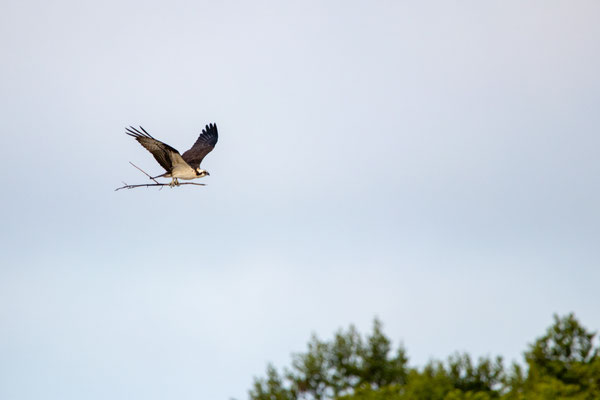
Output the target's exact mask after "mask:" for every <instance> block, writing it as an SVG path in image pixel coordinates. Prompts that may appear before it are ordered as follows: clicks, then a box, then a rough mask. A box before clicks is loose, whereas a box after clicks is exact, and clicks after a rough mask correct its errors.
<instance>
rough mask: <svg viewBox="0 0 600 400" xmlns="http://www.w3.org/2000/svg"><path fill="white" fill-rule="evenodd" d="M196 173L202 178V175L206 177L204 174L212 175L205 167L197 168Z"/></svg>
mask: <svg viewBox="0 0 600 400" xmlns="http://www.w3.org/2000/svg"><path fill="white" fill-rule="evenodd" d="M196 175H197V176H198V177H199V178H202V177H204V176H206V175H210V174H209V173H208V171H207V170H205V169H200V168H196Z"/></svg>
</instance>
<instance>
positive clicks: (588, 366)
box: [249, 314, 600, 400]
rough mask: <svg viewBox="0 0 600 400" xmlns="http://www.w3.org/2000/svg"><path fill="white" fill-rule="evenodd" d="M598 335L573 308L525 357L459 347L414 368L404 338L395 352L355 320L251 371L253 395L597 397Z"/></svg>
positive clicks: (303, 399)
mask: <svg viewBox="0 0 600 400" xmlns="http://www.w3.org/2000/svg"><path fill="white" fill-rule="evenodd" d="M595 336H596V334H595V333H594V332H590V331H588V330H587V329H586V328H584V327H583V326H582V325H581V324H580V323H579V321H578V320H577V319H576V318H575V315H574V314H568V315H566V316H563V317H559V316H558V315H555V316H554V323H553V324H552V326H550V327H549V328H548V329H547V331H546V333H545V334H544V335H543V336H541V337H539V338H537V339H536V340H535V341H534V342H533V343H532V344H530V345H529V347H528V349H527V350H526V351H525V353H524V360H525V364H524V365H521V364H518V363H513V364H512V365H511V366H509V367H506V366H505V365H504V362H503V360H502V357H500V356H498V357H495V358H490V357H481V358H479V359H477V360H473V359H472V357H471V356H469V354H466V353H456V354H453V355H451V356H450V357H448V359H446V360H444V361H430V362H429V363H428V364H427V365H425V366H423V367H421V368H418V367H411V366H409V364H408V356H407V352H406V350H405V348H404V346H403V345H400V346H398V347H397V349H396V350H395V351H394V350H393V346H392V342H391V340H390V339H389V338H388V337H386V336H385V334H384V333H383V327H382V323H381V322H380V321H379V320H378V319H375V321H374V323H373V328H372V331H371V333H369V334H368V335H366V336H363V335H361V334H360V333H359V332H358V331H357V329H356V328H355V327H354V326H350V327H349V328H348V329H347V330H339V331H338V332H337V333H336V334H335V335H334V337H333V338H332V339H331V340H321V339H319V338H318V337H317V336H315V335H313V337H312V338H311V339H310V341H309V342H308V348H307V350H306V351H305V352H303V353H298V354H294V355H293V356H292V362H291V367H289V368H284V369H283V370H282V371H278V370H277V369H276V368H275V367H274V366H273V365H269V366H268V367H267V372H266V377H263V378H255V380H254V385H253V387H252V389H250V391H249V398H250V400H329V399H335V400H495V399H499V400H542V399H543V400H551V399H557V400H558V399H561V400H562V399H570V400H593V399H600V348H599V347H598V346H597V345H595V344H594V338H595Z"/></svg>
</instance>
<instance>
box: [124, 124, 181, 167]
mask: <svg viewBox="0 0 600 400" xmlns="http://www.w3.org/2000/svg"><path fill="white" fill-rule="evenodd" d="M140 129H141V130H142V131H141V132H140V131H139V130H137V129H135V128H134V127H133V126H130V127H129V128H125V131H126V132H125V133H126V134H128V135H129V136H132V137H134V138H135V140H137V141H138V142H139V143H140V144H141V145H142V146H144V147H145V148H146V150H148V151H149V152H150V153H152V155H153V156H154V158H155V159H156V161H158V163H159V164H160V165H161V167H163V168H164V169H165V170H166V171H167V172H171V169H172V167H173V158H174V157H176V156H175V154H176V155H179V152H178V151H177V150H175V149H174V148H172V147H171V146H169V145H168V144H166V143H163V142H161V141H160V140H156V139H154V138H153V137H152V136H150V134H149V133H148V132H146V131H145V130H144V128H142V127H141V126H140ZM173 153H174V154H173Z"/></svg>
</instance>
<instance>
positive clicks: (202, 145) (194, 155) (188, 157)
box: [182, 124, 219, 168]
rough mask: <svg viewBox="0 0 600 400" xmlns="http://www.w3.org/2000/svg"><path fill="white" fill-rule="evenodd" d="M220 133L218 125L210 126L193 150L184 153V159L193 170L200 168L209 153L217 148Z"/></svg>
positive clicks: (201, 135) (203, 132) (205, 129)
mask: <svg viewBox="0 0 600 400" xmlns="http://www.w3.org/2000/svg"><path fill="white" fill-rule="evenodd" d="M218 139H219V133H218V132H217V125H216V124H208V125H206V127H205V128H204V129H203V130H202V133H201V134H200V136H199V137H198V140H196V143H194V145H193V146H192V148H191V149H189V150H188V151H186V152H185V153H183V155H182V157H183V159H184V160H185V162H187V163H188V164H189V165H190V166H191V167H192V168H198V167H200V163H201V162H202V160H203V159H204V157H206V155H207V154H208V153H210V152H211V151H212V149H214V148H215V145H216V144H217V140H218Z"/></svg>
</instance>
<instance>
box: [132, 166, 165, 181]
mask: <svg viewBox="0 0 600 400" xmlns="http://www.w3.org/2000/svg"><path fill="white" fill-rule="evenodd" d="M129 164H131V165H133V166H134V167H136V168H137V169H139V170H140V171H142V172H143V173H144V175H146V176H147V177H148V178H150V179H152V180H153V181H154V182H155V183H157V184H160V182H158V181H157V180H156V179H154V178H153V177H151V176H150V175H149V174H148V173H147V172H146V171H144V170H143V169H141V168H140V167H138V166H137V165H135V164H134V163H132V162H131V161H129Z"/></svg>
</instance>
